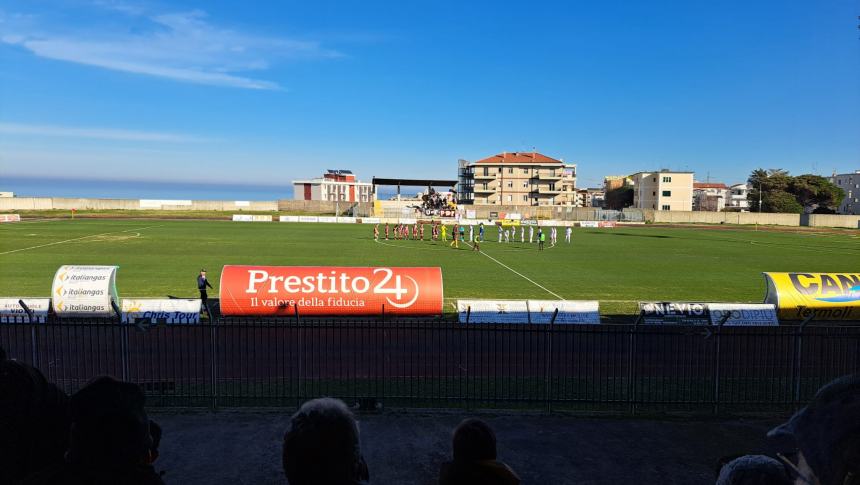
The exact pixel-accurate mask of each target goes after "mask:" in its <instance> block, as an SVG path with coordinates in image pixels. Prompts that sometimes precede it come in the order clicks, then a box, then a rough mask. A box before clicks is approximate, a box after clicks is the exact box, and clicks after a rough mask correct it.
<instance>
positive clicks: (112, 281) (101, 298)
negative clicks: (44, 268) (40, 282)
mask: <svg viewBox="0 0 860 485" xmlns="http://www.w3.org/2000/svg"><path fill="white" fill-rule="evenodd" d="M117 269H119V266H76V265H66V266H60V269H58V270H57V273H56V274H55V275H54V283H53V285H52V286H51V298H52V299H53V306H54V313H56V314H57V316H60V317H71V316H88V317H109V316H111V315H113V314H114V312H113V308H112V307H111V300H113V301H115V302H117V304H119V297H118V296H117V293H116V272H117Z"/></svg>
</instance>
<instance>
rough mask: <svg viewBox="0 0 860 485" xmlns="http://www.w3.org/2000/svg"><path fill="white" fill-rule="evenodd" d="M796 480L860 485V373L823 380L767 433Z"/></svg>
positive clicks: (818, 484)
mask: <svg viewBox="0 0 860 485" xmlns="http://www.w3.org/2000/svg"><path fill="white" fill-rule="evenodd" d="M768 437H769V438H771V439H772V440H774V442H775V444H776V446H781V447H782V449H783V452H782V453H780V454H779V456H780V458H781V459H782V460H783V462H784V463H785V464H786V466H787V467H788V468H789V469H790V470H791V472H792V474H793V475H794V479H795V483H809V484H815V485H860V374H857V375H852V376H844V377H840V378H838V379H836V380H834V381H832V382H830V383H829V384H827V385H825V386H824V387H822V388H821V389H819V390H818V392H817V393H816V394H815V397H814V398H813V399H812V402H810V403H809V405H807V406H806V407H804V408H803V409H801V410H800V411H798V412H796V413H795V414H794V416H792V417H791V419H789V420H788V422H786V423H784V424H782V425H781V426H778V427H777V428H774V429H773V430H771V431H770V433H768Z"/></svg>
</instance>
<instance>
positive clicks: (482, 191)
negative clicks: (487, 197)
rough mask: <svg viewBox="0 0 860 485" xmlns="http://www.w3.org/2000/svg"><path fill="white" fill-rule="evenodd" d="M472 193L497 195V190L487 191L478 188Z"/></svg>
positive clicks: (490, 189) (490, 188)
mask: <svg viewBox="0 0 860 485" xmlns="http://www.w3.org/2000/svg"><path fill="white" fill-rule="evenodd" d="M472 192H474V193H476V194H494V193H496V189H495V188H493V187H488V188H486V189H485V188H483V187H477V186H476V187H475V188H474V189H472Z"/></svg>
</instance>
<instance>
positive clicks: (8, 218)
mask: <svg viewBox="0 0 860 485" xmlns="http://www.w3.org/2000/svg"><path fill="white" fill-rule="evenodd" d="M2 222H21V215H20V214H0V223H2Z"/></svg>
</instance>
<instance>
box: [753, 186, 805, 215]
mask: <svg viewBox="0 0 860 485" xmlns="http://www.w3.org/2000/svg"><path fill="white" fill-rule="evenodd" d="M761 212H781V213H785V214H802V213H803V206H802V205H800V203H799V202H797V199H795V197H794V195H793V194H790V193H788V192H786V191H784V190H776V191H773V192H770V193H768V194H767V195H766V197H765V199H764V201H763V202H762V211H761Z"/></svg>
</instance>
